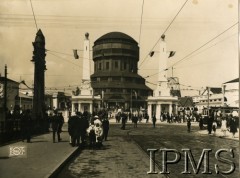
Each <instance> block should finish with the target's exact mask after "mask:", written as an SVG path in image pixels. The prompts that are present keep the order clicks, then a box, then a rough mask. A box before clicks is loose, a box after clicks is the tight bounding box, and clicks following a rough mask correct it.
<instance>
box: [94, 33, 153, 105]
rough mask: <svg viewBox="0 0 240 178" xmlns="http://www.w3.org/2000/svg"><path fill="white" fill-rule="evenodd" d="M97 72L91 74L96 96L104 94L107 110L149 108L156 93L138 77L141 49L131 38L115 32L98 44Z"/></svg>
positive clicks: (95, 44)
mask: <svg viewBox="0 0 240 178" xmlns="http://www.w3.org/2000/svg"><path fill="white" fill-rule="evenodd" d="M93 61H94V73H93V74H92V75H91V83H92V88H93V90H94V95H101V97H102V107H105V108H114V109H116V108H122V109H125V110H129V109H130V108H137V109H139V108H146V106H147V104H146V99H147V97H148V96H149V95H152V90H151V89H150V88H149V87H147V86H146V85H145V79H144V78H143V77H141V76H140V75H138V73H137V72H138V68H137V66H138V61H139V47H138V43H137V42H136V41H135V40H134V39H133V38H132V37H130V36H128V35H126V34H124V33H121V32H111V33H107V34H105V35H103V36H102V37H100V38H98V39H97V40H96V41H95V42H94V46H93Z"/></svg>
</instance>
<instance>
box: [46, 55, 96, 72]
mask: <svg viewBox="0 0 240 178" xmlns="http://www.w3.org/2000/svg"><path fill="white" fill-rule="evenodd" d="M48 54H51V55H53V56H55V57H57V58H59V59H61V60H64V61H65V62H69V63H71V64H73V65H75V66H77V67H79V68H81V69H84V67H83V66H80V65H78V64H75V63H74V62H71V61H69V60H66V59H65V58H63V57H61V56H59V55H56V54H54V53H53V52H51V51H48ZM90 70H91V69H90ZM90 72H92V71H90Z"/></svg>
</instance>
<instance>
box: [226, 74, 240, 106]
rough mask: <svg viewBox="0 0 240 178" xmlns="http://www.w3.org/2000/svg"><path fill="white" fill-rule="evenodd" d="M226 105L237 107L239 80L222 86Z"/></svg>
mask: <svg viewBox="0 0 240 178" xmlns="http://www.w3.org/2000/svg"><path fill="white" fill-rule="evenodd" d="M223 88H224V97H225V99H226V104H227V105H228V106H231V107H239V78H237V79H234V80H231V81H228V82H225V83H224V84H223Z"/></svg>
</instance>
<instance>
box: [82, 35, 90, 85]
mask: <svg viewBox="0 0 240 178" xmlns="http://www.w3.org/2000/svg"><path fill="white" fill-rule="evenodd" d="M83 45H84V46H83V74H82V80H83V81H90V41H89V33H86V34H85V39H84V42H83Z"/></svg>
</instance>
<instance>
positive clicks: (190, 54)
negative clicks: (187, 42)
mask: <svg viewBox="0 0 240 178" xmlns="http://www.w3.org/2000/svg"><path fill="white" fill-rule="evenodd" d="M237 24H238V22H237V23H235V24H233V25H232V26H230V27H228V28H227V29H226V30H224V31H223V32H221V33H220V34H218V35H216V36H215V37H213V38H212V39H210V40H209V41H207V42H205V43H204V44H203V45H201V46H200V47H198V48H197V49H195V50H194V51H192V52H191V53H189V54H188V55H186V56H185V57H183V58H182V59H180V60H179V61H177V62H175V63H174V64H172V65H171V66H169V67H167V68H166V69H164V70H161V71H159V72H157V73H154V74H152V75H148V76H146V77H145V78H149V77H152V76H154V75H157V74H159V73H161V72H163V71H166V70H169V69H171V68H172V67H174V66H175V65H176V64H178V63H180V62H182V61H183V60H185V59H187V58H190V57H192V56H193V55H192V54H194V53H195V52H197V51H198V50H200V49H201V48H203V47H204V46H206V45H207V44H209V43H210V42H212V41H213V40H215V39H217V38H218V37H219V36H221V35H222V34H224V33H226V32H227V31H228V30H230V29H231V28H233V27H234V26H235V25H237ZM215 45H216V44H215ZM199 53H200V52H199Z"/></svg>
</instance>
